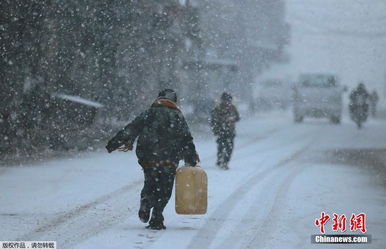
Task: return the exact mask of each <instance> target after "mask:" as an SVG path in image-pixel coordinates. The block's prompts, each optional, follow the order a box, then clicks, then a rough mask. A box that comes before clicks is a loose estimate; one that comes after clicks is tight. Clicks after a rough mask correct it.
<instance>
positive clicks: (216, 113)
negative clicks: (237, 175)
mask: <svg viewBox="0 0 386 249" xmlns="http://www.w3.org/2000/svg"><path fill="white" fill-rule="evenodd" d="M239 120H240V115H239V112H238V111H237V109H236V107H235V106H234V105H233V104H232V96H231V95H230V94H229V93H227V92H224V93H223V94H222V95H221V99H220V103H219V104H218V105H217V106H216V107H215V108H214V110H213V111H212V113H211V126H212V131H213V133H214V135H215V136H217V166H218V167H220V168H222V169H229V168H228V163H229V161H230V159H231V155H232V151H233V141H234V138H235V136H236V131H235V126H236V122H237V121H239Z"/></svg>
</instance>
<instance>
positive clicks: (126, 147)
mask: <svg viewBox="0 0 386 249" xmlns="http://www.w3.org/2000/svg"><path fill="white" fill-rule="evenodd" d="M118 150H119V151H122V152H127V151H129V150H133V145H131V144H130V143H128V142H125V143H124V145H122V146H121V147H119V148H118Z"/></svg>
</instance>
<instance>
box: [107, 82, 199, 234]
mask: <svg viewBox="0 0 386 249" xmlns="http://www.w3.org/2000/svg"><path fill="white" fill-rule="evenodd" d="M176 102H177V94H176V92H174V91H173V90H172V89H165V90H163V91H161V92H160V93H159V94H158V98H157V99H156V100H155V102H154V103H153V104H152V106H151V107H150V108H149V109H147V110H146V111H145V112H143V113H142V114H140V115H139V116H138V117H136V118H135V119H134V120H133V121H132V122H131V123H130V124H128V125H127V126H126V127H125V128H124V129H123V130H121V131H119V132H118V133H117V134H116V135H115V136H114V137H113V138H112V139H111V140H110V141H109V142H108V144H107V146H106V149H107V150H108V152H109V153H110V152H112V151H114V150H116V149H118V148H120V149H121V150H125V151H127V150H131V149H132V148H133V144H134V141H135V140H136V138H137V137H138V142H137V148H136V154H137V157H138V163H139V164H140V165H141V166H142V168H143V172H144V175H145V181H144V186H143V189H142V191H141V206H140V209H139V212H138V215H139V218H140V219H141V221H142V222H144V223H147V222H148V221H149V219H150V221H149V225H148V226H147V228H150V229H156V230H160V229H166V227H165V226H164V224H163V221H164V217H163V215H162V212H163V210H164V208H165V206H166V204H167V203H168V201H169V199H170V196H171V193H172V189H173V182H174V178H175V174H176V168H177V167H178V163H179V161H180V160H181V159H184V161H185V164H186V165H189V166H195V165H196V164H197V163H198V162H199V157H198V155H197V152H196V149H195V146H194V143H193V138H192V136H191V134H190V131H189V127H188V125H187V123H186V120H185V118H184V116H183V115H182V113H181V111H180V110H179V109H178V107H177V104H176ZM151 211H152V213H151V218H150V212H151Z"/></svg>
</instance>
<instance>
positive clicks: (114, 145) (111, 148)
mask: <svg viewBox="0 0 386 249" xmlns="http://www.w3.org/2000/svg"><path fill="white" fill-rule="evenodd" d="M118 147H119V144H118V143H117V142H115V141H113V140H110V141H109V142H108V143H107V145H106V150H107V152H108V153H111V152H113V151H114V150H116V149H117V148H118Z"/></svg>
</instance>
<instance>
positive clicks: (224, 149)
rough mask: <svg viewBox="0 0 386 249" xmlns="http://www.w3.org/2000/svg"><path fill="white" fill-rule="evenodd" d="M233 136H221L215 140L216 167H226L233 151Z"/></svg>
mask: <svg viewBox="0 0 386 249" xmlns="http://www.w3.org/2000/svg"><path fill="white" fill-rule="evenodd" d="M234 138H235V135H234V134H222V135H220V136H219V137H218V138H217V165H218V166H220V167H226V168H227V167H228V163H229V161H230V160H231V155H232V151H233V141H234Z"/></svg>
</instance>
